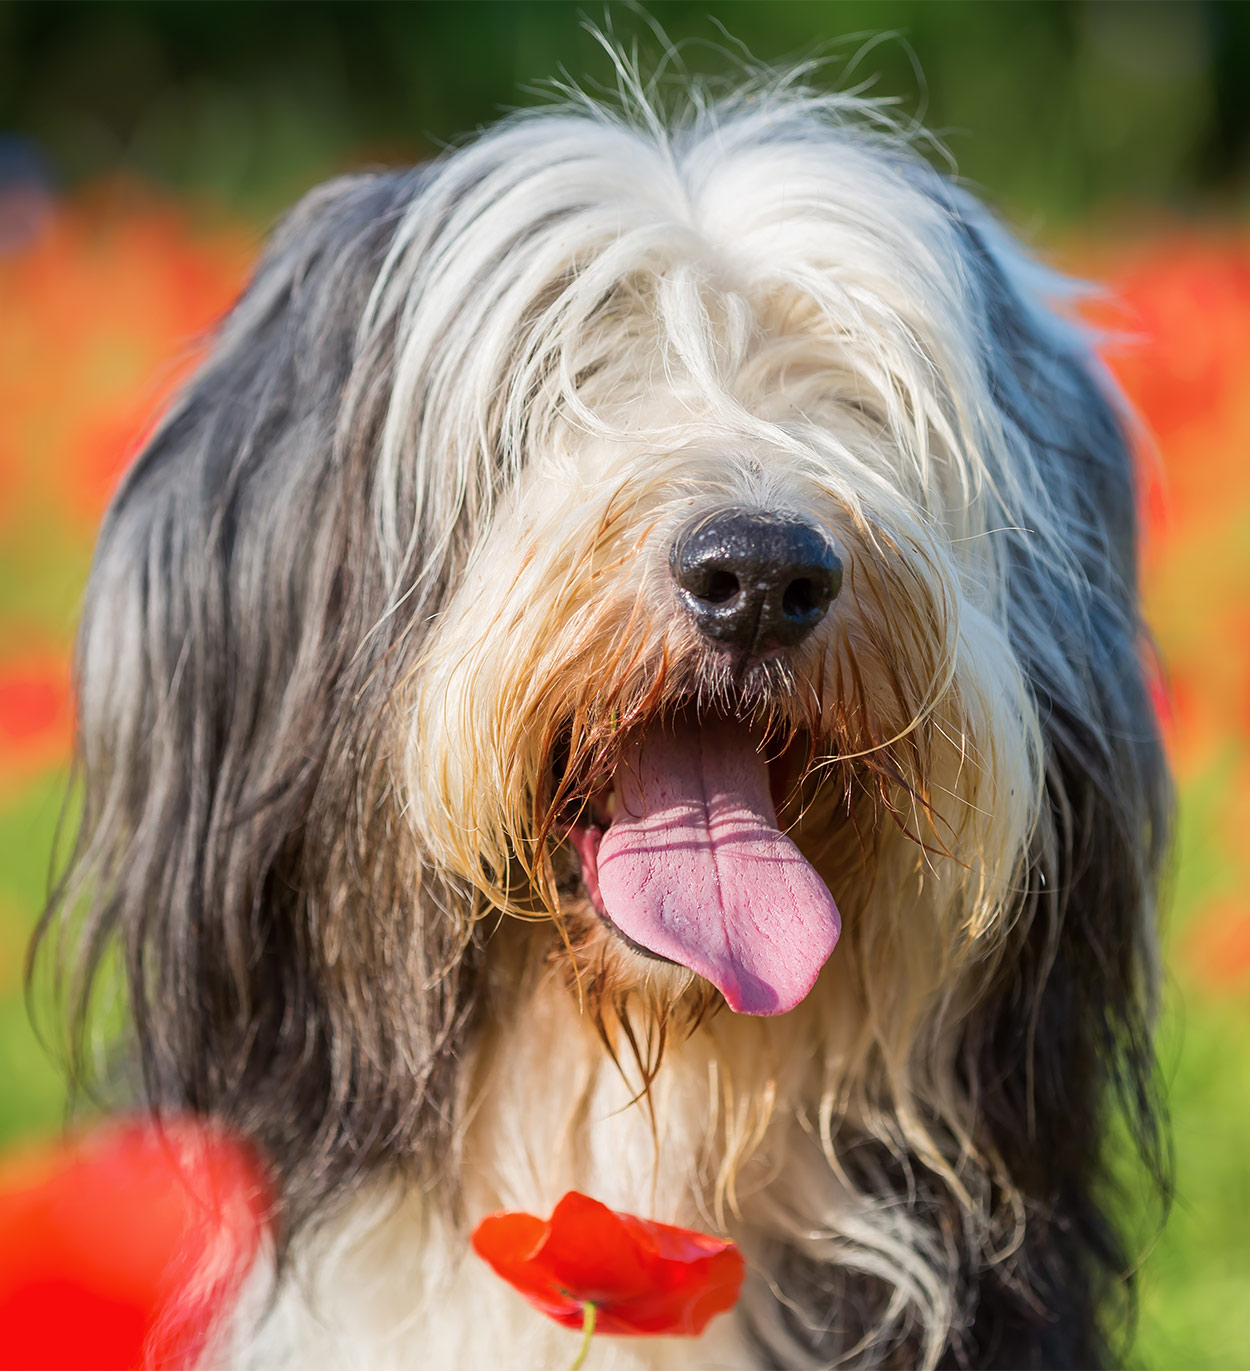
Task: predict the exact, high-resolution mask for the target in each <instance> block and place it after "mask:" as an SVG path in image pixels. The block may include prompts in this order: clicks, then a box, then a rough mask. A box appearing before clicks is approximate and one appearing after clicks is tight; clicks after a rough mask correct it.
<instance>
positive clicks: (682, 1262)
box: [473, 1190, 743, 1337]
mask: <svg viewBox="0 0 1250 1371" xmlns="http://www.w3.org/2000/svg"><path fill="white" fill-rule="evenodd" d="M473 1247H474V1250H475V1251H476V1252H477V1254H478V1256H480V1257H483V1258H484V1259H485V1260H486V1261H487V1262H489V1263H490V1265H491V1266H492V1267H493V1268H494V1270H495V1272H496V1274H497V1275H499V1276H502V1277H503V1279H504V1280H506V1281H507V1282H508V1283H509V1284H510V1285H512V1286H514V1287H515V1288H516V1289H517V1290H518V1291H520V1293H521V1294H522V1295H523V1296H524V1297H525V1298H526V1299H527V1300H528V1301H529V1302H530V1304H532V1305H533V1306H534V1307H535V1308H536V1309H540V1310H541V1311H542V1312H543V1313H544V1314H546V1315H548V1316H549V1317H550V1318H553V1319H555V1320H556V1322H557V1323H560V1324H563V1325H564V1326H565V1327H566V1328H580V1327H582V1324H583V1311H584V1306H585V1305H586V1304H593V1305H594V1306H595V1309H596V1320H595V1329H596V1331H598V1332H601V1333H623V1334H668V1335H674V1334H675V1335H679V1336H684V1337H697V1336H698V1335H699V1334H700V1333H702V1332H703V1330H704V1328H706V1327H707V1324H708V1321H709V1320H710V1319H712V1318H713V1317H714V1316H715V1315H717V1314H721V1313H724V1312H725V1311H726V1310H727V1309H731V1308H732V1307H733V1305H734V1304H735V1303H736V1302H737V1299H738V1291H739V1289H740V1287H741V1285H742V1277H743V1264H742V1256H741V1254H740V1253H739V1251H738V1249H737V1247H735V1246H734V1244H733V1243H731V1242H726V1241H724V1240H722V1239H720V1238H713V1237H710V1236H709V1235H708V1234H706V1233H697V1232H695V1231H693V1230H692V1229H689V1228H676V1227H674V1226H672V1225H671V1224H666V1223H654V1222H652V1221H651V1220H650V1219H639V1218H636V1217H635V1216H634V1215H632V1214H619V1213H617V1212H616V1211H615V1210H612V1209H609V1208H608V1207H607V1205H605V1204H600V1203H599V1201H598V1200H592V1199H591V1198H590V1197H589V1196H588V1195H581V1194H578V1192H577V1191H575V1190H574V1191H570V1192H569V1193H568V1194H567V1195H565V1197H564V1198H563V1199H562V1200H561V1201H560V1202H559V1204H557V1205H556V1207H555V1210H554V1212H553V1213H552V1215H551V1218H550V1219H549V1220H547V1221H545V1222H544V1220H542V1219H539V1218H536V1217H535V1216H534V1215H533V1214H519V1213H500V1214H491V1215H490V1216H489V1217H487V1218H485V1219H483V1220H482V1222H481V1223H480V1224H478V1226H477V1228H476V1230H475V1231H474V1234H473Z"/></svg>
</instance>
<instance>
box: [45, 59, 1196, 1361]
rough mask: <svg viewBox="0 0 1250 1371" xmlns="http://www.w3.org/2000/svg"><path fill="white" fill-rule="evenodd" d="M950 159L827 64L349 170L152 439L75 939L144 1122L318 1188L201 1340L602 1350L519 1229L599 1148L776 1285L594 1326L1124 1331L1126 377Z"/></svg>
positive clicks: (1143, 1047)
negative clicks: (1100, 356) (528, 1281)
mask: <svg viewBox="0 0 1250 1371" xmlns="http://www.w3.org/2000/svg"><path fill="white" fill-rule="evenodd" d="M921 151H922V149H919V148H918V146H917V140H916V138H915V137H906V136H904V135H903V134H901V133H899V132H898V131H896V130H894V129H892V128H891V127H890V125H889V124H888V122H887V121H886V119H885V118H884V116H883V115H882V114H881V111H880V108H879V107H878V106H875V105H873V104H870V103H868V102H866V101H863V100H860V99H857V98H855V97H853V96H849V95H830V94H821V93H817V92H814V91H812V90H811V89H808V88H806V87H804V86H803V84H802V83H801V82H799V81H797V80H790V79H786V78H784V77H781V78H777V79H759V80H755V81H753V82H746V83H744V85H743V87H742V89H740V90H739V91H738V92H737V93H736V94H729V95H727V96H725V97H723V98H719V99H715V100H714V99H711V98H709V97H707V96H706V95H704V94H701V93H700V92H699V90H698V89H691V90H689V91H688V92H687V94H686V96H685V97H684V99H683V100H682V101H679V102H678V108H676V109H675V110H672V111H669V112H668V113H666V114H662V113H660V112H659V109H658V104H657V102H655V101H653V100H652V99H651V98H650V97H648V96H646V95H644V94H643V93H642V92H641V88H638V89H635V90H634V91H633V93H632V95H631V94H629V93H628V92H627V98H626V100H625V102H624V105H623V107H621V108H612V109H609V108H607V107H606V106H605V105H603V104H599V103H596V102H595V101H593V100H591V99H589V98H587V99H582V98H579V97H576V96H574V97H571V98H570V99H569V101H568V102H567V103H565V104H562V105H561V106H560V107H558V108H550V109H546V110H544V111H542V112H538V113H522V114H518V115H515V116H512V117H509V118H507V119H505V120H504V121H503V122H502V123H500V124H499V125H498V126H496V127H494V128H492V129H490V130H488V131H487V132H485V133H484V134H482V135H480V136H478V137H477V138H475V139H474V140H472V141H470V142H468V143H467V144H465V145H463V146H461V147H459V148H457V149H454V150H452V151H449V152H447V153H446V154H444V155H442V156H441V157H439V158H438V159H437V160H436V161H435V162H433V163H431V164H429V165H426V166H422V167H418V168H416V169H414V170H401V171H384V172H378V173H371V174H362V175H355V176H348V177H345V178H343V179H340V180H336V181H334V182H332V183H330V184H328V185H326V186H323V187H321V188H320V189H317V190H315V191H313V192H312V193H311V194H309V195H308V196H307V198H306V199H304V200H303V202H302V203H301V204H300V205H299V206H298V207H297V208H296V209H295V210H294V211H293V212H292V213H291V214H290V216H289V217H288V218H287V219H286V220H285V222H284V223H283V224H282V225H281V226H280V227H279V228H278V229H277V231H276V233H275V234H274V236H273V238H272V241H271V243H270V244H269V246H268V249H267V250H266V252H265V253H264V255H263V258H262V260H261V261H260V264H259V266H258V268H257V270H256V272H255V275H254V278H253V279H252V281H251V283H250V285H249V286H248V287H247V289H246V291H245V292H244V294H243V296H242V298H241V299H240V300H239V302H238V304H237V306H236V307H235V308H234V309H233V311H232V312H231V313H230V315H229V316H228V317H227V318H226V319H225V320H224V322H223V323H222V324H221V326H220V329H219V331H218V333H217V335H216V337H215V341H214V345H213V348H212V352H211V355H210V356H209V357H208V359H207V360H206V361H205V362H204V364H203V365H202V367H201V368H200V370H199V372H198V374H197V375H196V376H195V377H194V379H193V380H192V381H191V382H190V383H189V385H188V386H187V388H186V389H185V392H184V393H183V394H182V395H181V396H180V398H178V399H177V401H176V402H175V403H174V404H173V406H172V408H171V409H170V411H169V412H168V414H167V415H166V416H165V418H164V419H163V421H162V422H161V423H160V425H159V427H158V429H157V430H156V432H155V434H154V436H152V438H151V439H150V441H149V442H148V443H147V445H146V448H145V449H144V450H143V452H142V453H141V454H140V455H139V457H138V458H137V460H136V461H135V463H134V465H133V467H132V469H131V470H130V471H129V473H128V475H127V476H126V478H125V480H124V483H123V484H122V486H121V488H120V490H119V492H118V493H117V495H116V498H115V499H114V501H113V503H112V506H111V508H110V510H109V512H108V514H107V517H106V519H105V521H104V524H103V527H102V531H101V534H100V539H99V546H98V550H97V552H96V556H95V561H94V566H93V570H92V572H91V578H90V583H89V586H88V590H87V595H86V601H85V609H84V617H83V623H82V628H81V634H80V639H79V648H78V657H77V667H76V670H77V680H78V696H79V701H80V705H79V708H80V728H79V743H78V757H79V767H80V772H81V778H82V786H83V789H82V795H83V800H82V820H81V832H80V835H79V838H78V842H77V846H76V848H75V850H74V854H73V857H72V860H71V862H70V864H69V868H68V871H67V874H66V878H65V880H64V882H63V883H62V885H61V886H60V888H59V891H58V893H57V896H56V898H55V900H54V902H53V905H52V908H51V910H50V913H49V924H48V927H52V926H53V925H55V924H56V923H57V921H58V920H61V919H63V918H64V917H65V915H66V913H67V912H68V911H71V910H78V911H79V916H80V918H81V920H82V921H81V922H75V923H74V927H75V928H76V929H78V930H79V932H78V934H77V936H78V937H79V939H80V940H81V945H82V947H83V953H82V959H81V961H80V963H79V965H80V972H79V983H80V985H82V986H85V987H87V988H86V989H84V990H83V992H82V993H83V997H84V1004H85V1001H86V1000H87V999H89V997H90V993H91V992H90V987H91V985H92V984H93V983H95V982H97V981H98V980H99V978H100V976H101V975H102V974H106V973H108V971H109V969H110V968H112V967H117V968H119V969H120V970H121V971H122V973H123V974H124V978H125V983H126V986H127V995H128V1004H129V1020H130V1024H131V1029H132V1031H131V1032H130V1033H129V1034H128V1035H127V1036H126V1038H125V1042H124V1044H123V1048H122V1052H123V1065H122V1066H121V1067H119V1068H118V1069H119V1071H120V1073H121V1075H122V1077H124V1078H125V1079H127V1080H129V1081H132V1082H133V1080H134V1077H133V1076H131V1077H127V1076H126V1073H125V1065H124V1064H125V1063H127V1062H129V1063H134V1064H135V1070H136V1072H137V1073H138V1076H137V1088H138V1089H140V1090H141V1092H142V1097H143V1098H144V1100H145V1101H146V1102H147V1105H148V1107H149V1108H150V1109H152V1110H153V1111H156V1112H158V1113H166V1112H177V1113H182V1114H185V1113H188V1112H190V1113H192V1114H196V1115H203V1116H207V1117H209V1118H212V1119H214V1120H218V1121H220V1122H221V1123H222V1124H223V1125H224V1126H225V1127H227V1128H229V1129H231V1130H233V1131H234V1132H235V1133H236V1134H237V1135H239V1136H241V1137H243V1138H246V1139H248V1140H250V1141H251V1142H252V1143H254V1144H255V1146H256V1148H257V1149H258V1150H259V1152H260V1154H261V1155H262V1156H263V1157H264V1158H265V1159H266V1160H267V1163H268V1165H269V1167H270V1168H271V1170H272V1175H273V1177H274V1183H275V1187H276V1193H277V1196H278V1200H277V1204H278V1209H277V1213H276V1214H275V1216H274V1221H273V1225H272V1233H273V1238H272V1243H271V1247H270V1249H269V1250H267V1252H266V1255H265V1257H264V1258H263V1260H261V1261H259V1262H258V1263H257V1266H256V1269H255V1270H254V1271H252V1272H251V1273H250V1275H249V1277H248V1283H247V1287H246V1291H245V1293H244V1296H243V1297H242V1299H241V1300H240V1303H239V1306H238V1308H237V1310H235V1311H234V1312H233V1313H232V1316H231V1318H230V1320H229V1321H228V1324H227V1326H224V1327H223V1328H221V1329H219V1330H218V1333H217V1336H216V1337H215V1339H214V1341H213V1345H212V1348H211V1351H210V1353H209V1354H207V1357H206V1361H205V1364H206V1365H219V1366H231V1367H238V1368H253V1367H254V1368H261V1367H263V1368H266V1371H274V1368H287V1367H289V1368H296V1367H299V1368H308V1367H321V1366H326V1367H331V1366H333V1367H353V1368H356V1367H359V1368H369V1369H370V1371H391V1369H393V1371H400V1368H409V1367H435V1366H437V1367H461V1368H477V1367H485V1366H499V1367H518V1368H521V1367H525V1368H530V1367H548V1366H561V1365H566V1364H568V1362H569V1361H570V1360H571V1358H572V1350H571V1349H572V1348H573V1345H574V1342H575V1339H573V1338H572V1337H571V1335H570V1334H569V1333H568V1332H567V1331H565V1330H562V1329H560V1328H558V1327H557V1326H556V1325H554V1324H552V1323H550V1322H548V1321H546V1320H544V1319H543V1318H542V1317H541V1316H540V1315H538V1314H536V1313H535V1312H534V1311H533V1310H531V1309H530V1308H529V1307H528V1306H527V1305H525V1304H524V1303H523V1301H522V1300H521V1299H520V1298H519V1297H518V1296H517V1295H516V1294H515V1293H514V1292H513V1291H511V1290H510V1289H508V1288H507V1287H506V1286H504V1285H503V1284H502V1283H500V1282H498V1281H497V1280H496V1279H495V1277H494V1276H493V1275H492V1274H491V1272H490V1271H489V1270H488V1269H487V1268H486V1266H485V1265H484V1264H483V1263H482V1262H480V1261H479V1260H478V1259H477V1258H476V1257H475V1256H473V1254H472V1253H471V1251H470V1247H469V1242H468V1233H469V1231H470V1230H471V1228H472V1226H473V1224H474V1223H476V1222H477V1220H478V1219H480V1218H481V1217H482V1216H483V1215H485V1214H487V1213H489V1212H491V1211H495V1210H499V1209H520V1210H526V1211H529V1212H533V1213H536V1214H544V1213H548V1212H550V1208H551V1205H552V1204H553V1202H554V1201H555V1200H556V1199H557V1198H559V1196H560V1195H561V1194H563V1193H564V1192H566V1191H567V1190H569V1189H578V1190H581V1191H583V1192H585V1193H587V1194H589V1195H592V1196H594V1197H595V1198H597V1199H600V1200H602V1201H604V1202H605V1203H607V1204H609V1205H611V1206H614V1207H616V1208H618V1209H620V1210H623V1211H625V1212H629V1213H635V1214H641V1215H645V1216H648V1217H651V1218H654V1219H657V1220H660V1221H665V1222H671V1223H678V1224H684V1225H690V1226H693V1227H696V1228H701V1229H704V1230H709V1231H713V1232H716V1233H719V1234H724V1235H727V1236H730V1237H732V1238H733V1239H734V1240H735V1241H736V1242H737V1243H738V1244H739V1246H740V1248H741V1251H742V1252H743V1255H744V1258H745V1261H746V1266H747V1277H746V1282H745V1285H744V1289H743V1293H742V1297H741V1300H740V1302H739V1305H738V1307H737V1309H736V1310H735V1311H734V1312H733V1314H732V1315H727V1316H724V1317H721V1318H719V1319H718V1320H716V1321H715V1322H714V1323H713V1324H712V1325H711V1327H710V1328H709V1329H708V1331H707V1333H706V1334H705V1335H704V1336H703V1338H702V1339H700V1340H699V1341H693V1342H692V1341H688V1340H682V1339H675V1338H665V1337H660V1338H656V1339H618V1340H612V1339H606V1340H603V1341H602V1342H601V1343H599V1344H598V1345H597V1346H596V1348H595V1350H594V1358H595V1364H596V1365H598V1366H602V1367H605V1368H606V1367H609V1366H611V1367H622V1368H624V1367H633V1368H644V1367H645V1368H662V1367H677V1366H681V1367H690V1366H708V1367H724V1368H738V1367H786V1368H810V1367H830V1366H873V1367H926V1368H932V1367H937V1366H940V1365H952V1366H962V1367H989V1366H1004V1367H1020V1368H1023V1367H1038V1368H1042V1367H1045V1368H1053V1367H1077V1366H1080V1367H1089V1366H1096V1365H1102V1364H1104V1363H1105V1362H1107V1361H1108V1360H1111V1359H1113V1358H1114V1355H1115V1336H1116V1329H1117V1327H1118V1326H1119V1322H1118V1321H1119V1319H1120V1318H1121V1315H1122V1314H1123V1311H1124V1302H1125V1295H1126V1291H1127V1289H1128V1282H1127V1272H1128V1271H1129V1268H1130V1265H1131V1254H1130V1253H1128V1252H1127V1251H1126V1248H1125V1244H1124V1242H1123V1240H1122V1237H1121V1235H1120V1233H1119V1230H1118V1227H1117V1223H1116V1221H1115V1207H1114V1201H1113V1199H1112V1198H1111V1197H1110V1191H1109V1184H1110V1177H1109V1173H1108V1167H1107V1159H1106V1158H1107V1142H1108V1128H1109V1126H1110V1124H1111V1122H1112V1119H1113V1117H1116V1116H1122V1117H1124V1118H1126V1119H1127V1121H1128V1124H1129V1129H1128V1132H1129V1133H1130V1134H1131V1135H1133V1136H1135V1137H1136V1138H1137V1140H1138V1142H1139V1144H1140V1146H1141V1148H1142V1150H1143V1152H1144V1154H1145V1155H1146V1156H1147V1158H1156V1157H1157V1156H1158V1155H1159V1152H1158V1147H1159V1137H1160V1130H1161V1125H1160V1122H1159V1118H1160V1113H1159V1108H1158V1106H1157V1104H1156V1102H1155V1100H1154V1093H1153V1089H1152V1049H1151V1031H1150V1027H1151V1014H1152V1004H1153V999H1154V994H1155V985H1156V981H1157V965H1156V962H1157V956H1156V941H1155V932H1154V928H1155V920H1156V904H1157V892H1158V888H1159V882H1160V872H1161V869H1162V867H1163V865H1164V861H1165V856H1166V849H1167V838H1168V829H1169V810H1170V792H1169V782H1168V776H1167V771H1166V767H1165V763H1164V760H1163V754H1162V750H1161V746H1160V740H1159V736H1158V730H1157V725H1156V721H1155V716H1154V712H1153V710H1152V707H1151V703H1150V695H1149V685H1148V679H1147V668H1146V667H1145V666H1144V665H1143V643H1144V641H1145V632H1144V629H1143V625H1142V621H1141V616H1140V610H1139V596H1138V572H1137V533H1136V520H1135V490H1134V474H1133V465H1132V461H1131V459H1130V454H1129V447H1128V443H1127V441H1126V436H1125V434H1126V427H1127V424H1128V420H1127V418H1126V416H1125V414H1124V413H1123V411H1122V409H1121V407H1120V405H1119V402H1118V400H1117V398H1116V396H1115V393H1114V391H1113V389H1112V388H1111V386H1110V384H1109V382H1108V379H1107V377H1106V376H1105V375H1104V374H1103V372H1102V371H1101V370H1100V368H1099V366H1098V363H1097V361H1096V359H1095V355H1094V352H1093V349H1092V346H1091V342H1090V338H1089V337H1088V335H1087V334H1086V332H1085V331H1084V330H1083V329H1082V327H1081V326H1080V324H1079V323H1078V322H1077V321H1076V319H1075V315H1074V312H1073V308H1072V306H1073V300H1074V298H1075V292H1074V289H1073V288H1072V287H1071V286H1070V285H1069V283H1067V282H1065V281H1063V280H1061V279H1060V278H1059V277H1057V276H1054V275H1051V274H1050V273H1048V272H1047V271H1045V270H1044V269H1043V268H1041V267H1040V266H1039V265H1037V264H1036V263H1035V262H1034V261H1032V260H1031V259H1030V258H1029V257H1028V255H1027V254H1026V253H1025V252H1024V251H1023V249H1021V248H1020V247H1019V246H1018V244H1017V243H1016V242H1015V241H1014V240H1013V239H1012V237H1011V236H1010V234H1009V233H1008V232H1007V231H1006V230H1005V229H1004V228H1003V227H1002V226H1001V225H1000V224H999V222H998V221H997V220H996V219H995V218H994V217H993V216H992V214H991V213H990V212H989V211H988V210H987V209H986V208H985V207H984V206H983V205H982V204H981V203H979V202H978V201H977V200H976V199H975V198H974V197H973V196H972V195H971V194H970V193H969V192H968V191H967V190H966V189H964V188H963V187H962V186H960V185H959V184H958V183H956V182H955V181H954V180H953V179H951V178H950V177H949V176H947V175H945V174H943V173H941V172H939V171H938V170H935V169H934V167H933V166H932V165H931V164H930V162H929V161H928V160H926V158H925V157H924V156H922V155H921ZM84 1016H85V1008H84V1007H83V1006H82V1005H80V1012H79V1024H80V1040H82V1039H83V1037H84V1033H83V1031H82V1027H81V1026H82V1024H83V1022H84V1021H85V1019H84ZM86 1036H89V1035H86Z"/></svg>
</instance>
